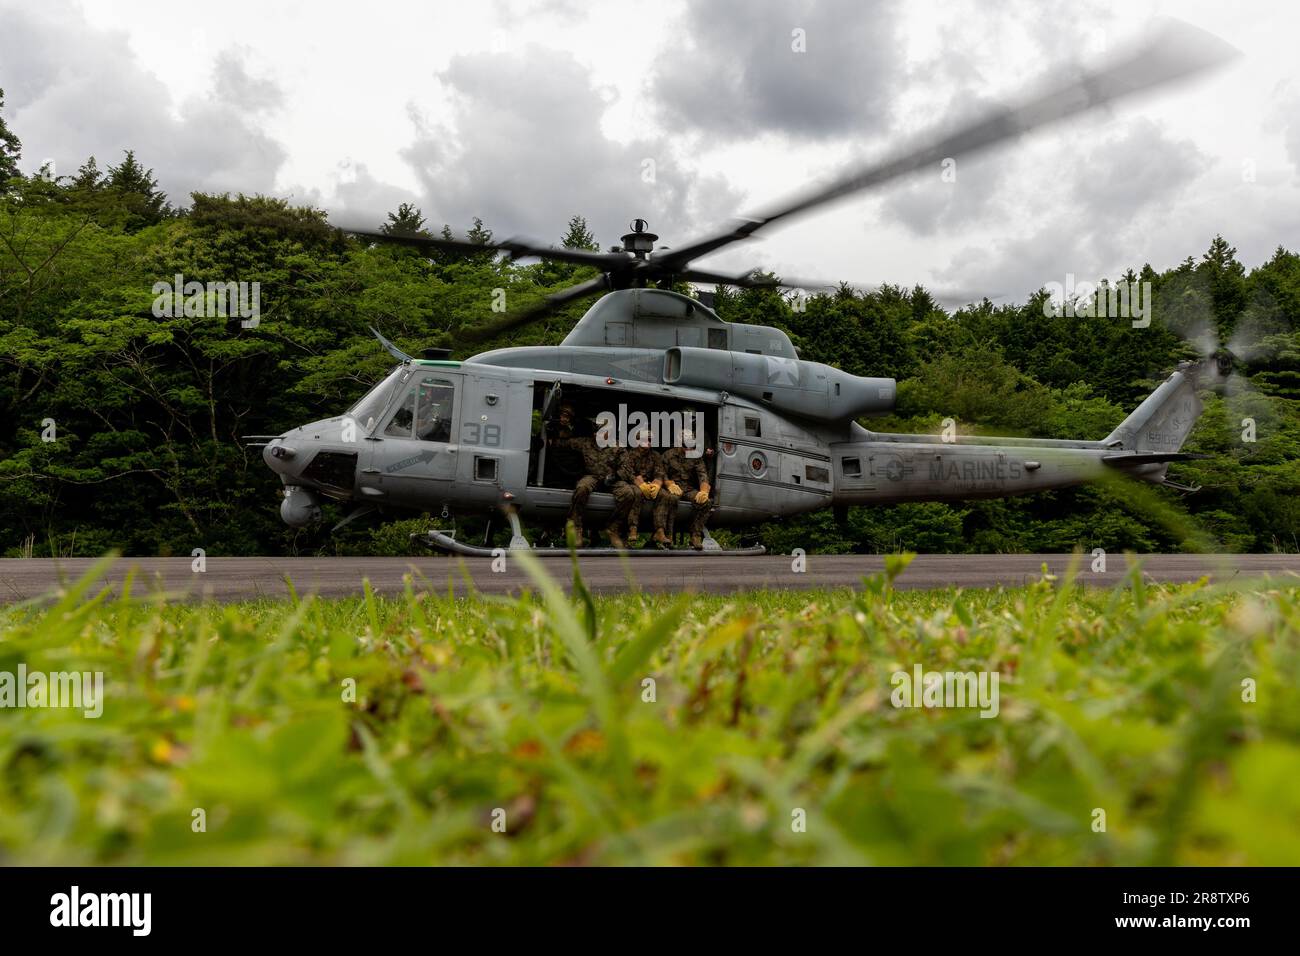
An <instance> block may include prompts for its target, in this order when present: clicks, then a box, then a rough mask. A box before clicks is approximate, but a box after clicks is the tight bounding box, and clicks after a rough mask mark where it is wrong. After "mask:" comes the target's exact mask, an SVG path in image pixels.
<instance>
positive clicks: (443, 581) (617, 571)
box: [0, 554, 1300, 603]
mask: <svg viewBox="0 0 1300 956" xmlns="http://www.w3.org/2000/svg"><path fill="white" fill-rule="evenodd" d="M804 560H805V561H806V570H804V571H803V572H801V573H799V572H796V571H794V570H793V567H792V564H793V562H794V561H795V559H794V558H792V557H790V556H788V555H784V556H783V555H763V556H760V557H718V556H712V557H710V556H708V555H695V554H689V555H683V556H682V557H680V558H666V559H665V558H658V559H654V560H646V559H636V558H632V559H625V558H606V557H600V558H595V557H593V558H583V559H582V561H581V567H582V574H583V579H584V580H585V581H586V582H587V584H588V586H589V587H590V588H591V589H592V590H593V591H596V592H601V593H611V592H617V591H626V590H629V589H632V590H635V589H641V590H647V591H696V592H712V593H730V592H735V591H745V590H753V589H758V588H794V589H808V588H860V587H861V586H862V579H863V577H864V576H867V575H871V574H877V573H879V572H880V571H881V570H882V569H883V568H884V563H885V561H884V557H883V556H881V555H821V556H819V555H815V554H814V555H809V556H808V557H807V558H805V559H804ZM1070 560H1071V556H1070V555H1063V554H992V555H940V554H935V555H920V556H918V557H917V558H916V559H915V560H914V561H913V562H912V564H911V566H910V567H909V568H908V569H907V570H906V571H905V572H903V574H902V575H901V576H900V577H899V578H898V580H897V581H896V582H895V586H897V587H899V588H942V587H954V586H957V587H963V588H988V587H997V586H999V585H1008V586H1014V585H1020V584H1025V583H1028V582H1031V581H1035V580H1038V579H1039V578H1040V577H1041V576H1042V567H1043V565H1044V564H1046V565H1047V567H1048V569H1049V571H1050V572H1051V573H1053V574H1061V573H1062V572H1064V571H1065V570H1066V569H1067V567H1068V565H1069V564H1070ZM1139 560H1140V562H1141V565H1142V570H1143V573H1144V575H1145V576H1146V577H1147V579H1148V580H1152V581H1171V582H1179V581H1195V580H1198V579H1199V578H1201V577H1202V576H1209V577H1210V578H1211V579H1213V580H1216V581H1220V582H1228V581H1230V582H1234V583H1236V582H1241V583H1245V582H1247V581H1254V580H1257V579H1260V578H1263V577H1266V576H1267V577H1272V578H1275V579H1283V580H1285V581H1287V582H1289V583H1291V584H1300V555H1294V554H1234V555H1213V554H1210V555H1196V554H1152V555H1143V556H1141V558H1140V559H1139ZM1091 562H1092V559H1091V558H1090V557H1085V558H1084V559H1083V561H1082V562H1081V564H1080V571H1079V575H1078V577H1079V580H1080V581H1082V582H1084V583H1087V584H1094V585H1098V586H1102V587H1105V586H1112V585H1115V584H1118V583H1120V582H1122V581H1123V580H1124V578H1125V576H1126V575H1127V574H1128V571H1129V567H1128V562H1127V560H1126V559H1125V557H1124V555H1122V554H1112V555H1109V556H1108V557H1107V566H1106V571H1105V572H1102V573H1094V572H1093V571H1092V570H1091V568H1090V565H1091ZM94 563H95V562H94V560H92V559H89V558H73V559H66V560H50V559H32V560H24V559H16V558H15V559H3V560H0V603H14V602H18V601H26V600H31V599H35V598H40V597H42V596H43V595H47V594H51V593H52V592H55V591H57V590H58V589H59V588H60V587H62V586H64V585H66V584H70V583H72V582H74V581H76V580H77V579H78V578H79V577H81V576H82V575H84V574H85V573H86V572H87V571H88V570H89V569H90V567H91V566H92V565H93V564H94ZM542 564H543V566H544V567H546V568H548V569H549V570H550V572H551V573H552V574H553V575H554V576H555V577H556V579H557V580H559V581H560V582H561V583H562V584H565V585H566V586H567V583H568V581H569V580H570V579H571V577H572V574H571V572H570V567H569V561H568V559H567V558H547V559H546V560H545V561H543V562H542ZM131 571H134V574H135V577H134V579H133V583H132V592H133V593H135V594H141V593H146V592H158V591H162V592H165V593H166V594H167V595H168V596H169V597H170V598H172V599H177V600H204V599H214V600H217V601H235V600H251V599H256V598H282V597H285V596H286V595H287V594H288V588H287V584H286V581H292V582H293V587H294V589H295V590H296V591H297V592H298V593H299V594H308V593H314V594H317V595H320V596H323V597H340V596H345V595H356V594H360V593H361V589H362V580H363V579H368V580H369V581H370V584H371V587H373V588H374V589H375V591H377V592H380V593H395V592H400V591H402V590H403V589H404V587H405V583H404V580H403V579H404V578H405V576H406V575H408V574H410V575H413V581H414V583H415V586H416V587H417V588H433V589H436V590H438V591H439V592H441V593H444V594H445V593H447V591H448V589H449V588H450V589H451V590H452V591H454V592H455V593H456V594H461V595H464V594H468V593H469V592H470V584H469V583H468V581H472V582H473V585H472V586H473V588H474V589H476V590H478V591H479V592H482V593H485V594H517V593H519V592H520V591H522V590H524V589H526V588H529V587H530V586H531V582H530V579H529V578H528V576H527V574H526V573H525V572H524V569H523V568H522V567H521V566H520V563H519V562H518V561H517V560H511V559H510V558H509V556H508V554H507V557H506V561H505V570H504V571H501V572H496V571H493V569H492V561H491V560H490V559H487V558H449V557H442V556H437V557H434V556H430V557H413V558H219V557H210V558H208V559H207V562H206V570H204V571H203V572H201V573H197V572H195V571H194V570H192V568H191V559H190V558H122V559H119V560H118V561H117V562H116V563H115V564H114V565H113V566H112V567H111V568H110V569H109V570H108V571H107V573H105V574H104V575H103V577H102V582H101V585H100V586H102V584H105V583H106V584H110V585H112V586H113V589H114V591H115V592H120V590H121V587H122V584H123V581H124V580H125V578H126V576H127V574H128V573H129V572H131ZM467 578H468V581H467ZM97 590H98V588H94V589H92V590H91V592H90V593H92V594H93V593H95V591H97Z"/></svg>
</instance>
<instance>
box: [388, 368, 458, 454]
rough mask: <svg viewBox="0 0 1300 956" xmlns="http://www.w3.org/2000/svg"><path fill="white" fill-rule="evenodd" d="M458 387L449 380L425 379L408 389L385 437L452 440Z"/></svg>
mask: <svg viewBox="0 0 1300 956" xmlns="http://www.w3.org/2000/svg"><path fill="white" fill-rule="evenodd" d="M455 399H456V387H455V385H454V384H453V383H452V382H451V381H449V380H448V379H445V378H433V377H431V376H423V377H421V378H417V379H416V380H415V381H414V382H412V383H411V385H410V386H409V387H408V388H407V389H406V394H405V395H403V396H402V401H401V403H400V404H399V405H398V406H397V410H396V411H394V412H393V415H392V417H391V418H389V419H388V424H387V425H386V426H385V427H384V434H385V435H386V436H387V437H389V438H411V437H415V438H418V439H420V440H421V441H441V442H446V441H451V423H452V412H453V411H454V406H455Z"/></svg>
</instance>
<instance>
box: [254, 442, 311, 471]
mask: <svg viewBox="0 0 1300 956" xmlns="http://www.w3.org/2000/svg"><path fill="white" fill-rule="evenodd" d="M262 461H264V462H266V466H267V467H268V468H270V469H271V470H272V471H273V472H275V473H276V474H278V475H285V476H288V477H296V476H297V474H298V471H299V469H301V467H302V455H300V454H299V452H298V449H297V448H295V447H293V446H292V445H286V444H285V443H284V439H283V438H276V439H273V440H272V441H271V442H269V443H268V444H267V446H266V447H265V448H263V449H262Z"/></svg>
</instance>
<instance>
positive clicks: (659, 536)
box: [654, 528, 673, 551]
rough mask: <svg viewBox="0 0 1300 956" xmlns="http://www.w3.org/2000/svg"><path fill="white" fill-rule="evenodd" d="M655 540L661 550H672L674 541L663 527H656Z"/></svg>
mask: <svg viewBox="0 0 1300 956" xmlns="http://www.w3.org/2000/svg"><path fill="white" fill-rule="evenodd" d="M654 541H655V547H656V548H658V549H659V550H660V551H671V550H672V547H673V543H672V541H670V540H669V538H668V535H667V534H666V533H665V532H664V529H663V528H655V538H654Z"/></svg>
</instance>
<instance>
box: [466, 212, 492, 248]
mask: <svg viewBox="0 0 1300 956" xmlns="http://www.w3.org/2000/svg"><path fill="white" fill-rule="evenodd" d="M466 236H467V238H468V239H469V241H470V242H472V243H474V244H475V245H480V246H486V245H487V244H488V243H489V242H491V241H492V230H491V229H487V228H485V227H484V225H483V220H482V219H480V218H479V217H478V216H475V217H474V225H473V226H471V227H470V230H469V232H468V233H466Z"/></svg>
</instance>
